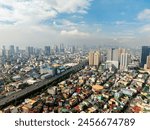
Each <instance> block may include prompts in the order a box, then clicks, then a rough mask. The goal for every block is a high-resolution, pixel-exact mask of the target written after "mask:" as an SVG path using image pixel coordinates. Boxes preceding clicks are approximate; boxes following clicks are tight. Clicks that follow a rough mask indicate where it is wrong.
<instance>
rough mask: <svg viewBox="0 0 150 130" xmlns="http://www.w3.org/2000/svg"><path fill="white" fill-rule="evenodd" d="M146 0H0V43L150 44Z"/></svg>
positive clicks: (42, 44) (148, 3)
mask: <svg viewBox="0 0 150 130" xmlns="http://www.w3.org/2000/svg"><path fill="white" fill-rule="evenodd" d="M149 35H150V1H149V0H0V46H2V45H11V44H14V45H19V46H28V45H33V46H45V45H54V44H60V43H64V44H74V45H82V44H84V45H101V46H103V45H108V46H109V45H110V46H113V45H114V46H116V45H117V46H130V47H131V46H132V47H137V46H140V45H150V37H149Z"/></svg>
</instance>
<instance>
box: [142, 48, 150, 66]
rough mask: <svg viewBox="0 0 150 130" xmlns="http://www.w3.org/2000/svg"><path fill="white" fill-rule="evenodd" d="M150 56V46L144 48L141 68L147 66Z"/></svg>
mask: <svg viewBox="0 0 150 130" xmlns="http://www.w3.org/2000/svg"><path fill="white" fill-rule="evenodd" d="M149 54H150V46H142V55H141V67H144V65H145V64H146V60H147V56H148V55H149Z"/></svg>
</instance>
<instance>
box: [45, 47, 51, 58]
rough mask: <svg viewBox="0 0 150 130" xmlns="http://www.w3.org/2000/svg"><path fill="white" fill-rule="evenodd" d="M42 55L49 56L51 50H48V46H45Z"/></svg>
mask: <svg viewBox="0 0 150 130" xmlns="http://www.w3.org/2000/svg"><path fill="white" fill-rule="evenodd" d="M44 53H45V55H46V56H49V55H50V53H51V48H50V46H45V50H44Z"/></svg>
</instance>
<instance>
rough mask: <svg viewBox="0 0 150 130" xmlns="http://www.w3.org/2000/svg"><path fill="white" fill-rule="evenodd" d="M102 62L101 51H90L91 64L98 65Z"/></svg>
mask: <svg viewBox="0 0 150 130" xmlns="http://www.w3.org/2000/svg"><path fill="white" fill-rule="evenodd" d="M99 64H100V53H99V52H98V51H96V52H94V51H91V52H90V53H89V65H95V66H98V65H99Z"/></svg>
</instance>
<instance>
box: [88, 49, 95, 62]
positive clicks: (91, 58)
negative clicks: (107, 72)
mask: <svg viewBox="0 0 150 130" xmlns="http://www.w3.org/2000/svg"><path fill="white" fill-rule="evenodd" d="M89 65H94V52H93V51H91V52H89Z"/></svg>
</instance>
